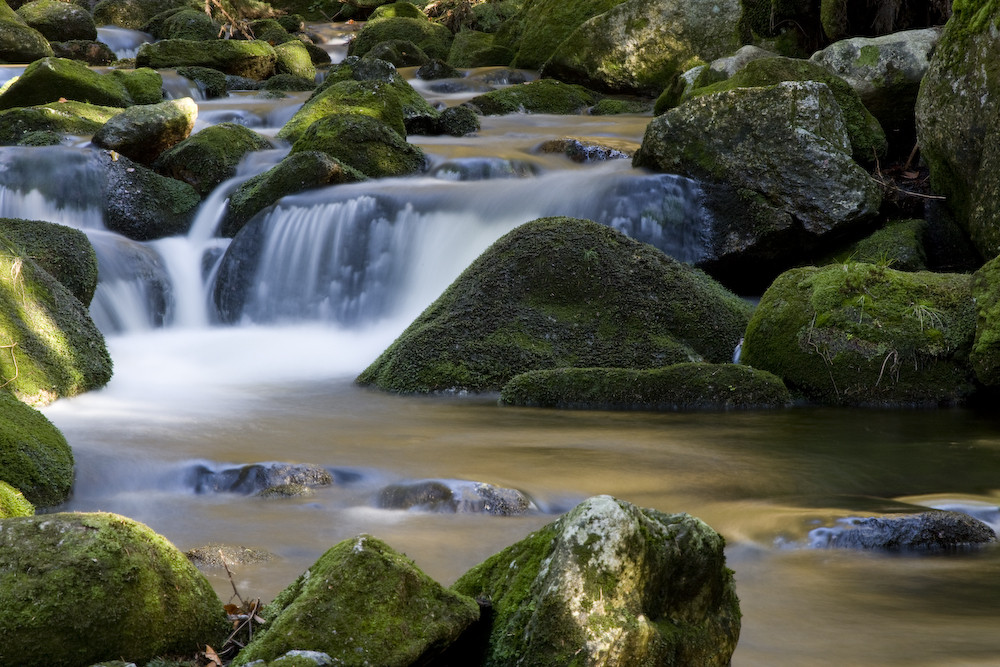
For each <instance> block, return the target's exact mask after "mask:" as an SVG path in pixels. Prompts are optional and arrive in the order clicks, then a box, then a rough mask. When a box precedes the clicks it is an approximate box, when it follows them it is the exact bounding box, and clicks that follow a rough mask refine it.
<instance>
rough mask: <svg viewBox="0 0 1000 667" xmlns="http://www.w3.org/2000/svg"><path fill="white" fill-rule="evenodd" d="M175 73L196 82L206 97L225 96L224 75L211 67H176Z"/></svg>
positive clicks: (226, 92) (226, 93)
mask: <svg viewBox="0 0 1000 667" xmlns="http://www.w3.org/2000/svg"><path fill="white" fill-rule="evenodd" d="M177 73H178V74H180V75H181V76H183V77H184V78H186V79H190V80H191V81H194V82H195V83H197V84H198V89H199V90H200V91H201V92H202V93H203V94H204V95H205V97H206V98H207V99H212V98H215V97H226V96H227V95H228V94H229V93H228V91H227V90H226V75H225V74H223V73H222V72H220V71H219V70H217V69H212V68H211V67H196V66H192V67H178V68H177Z"/></svg>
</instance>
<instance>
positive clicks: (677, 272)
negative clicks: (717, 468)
mask: <svg viewBox="0 0 1000 667" xmlns="http://www.w3.org/2000/svg"><path fill="white" fill-rule="evenodd" d="M749 315H750V306H749V305H748V304H747V303H746V302H744V301H743V300H742V299H740V298H738V297H736V296H734V295H733V294H731V293H729V292H728V291H726V290H725V289H724V288H723V287H722V286H720V285H719V284H718V283H716V282H715V281H714V280H712V279H711V278H709V277H708V276H707V275H705V274H703V273H702V272H700V271H698V270H696V269H693V268H691V267H690V266H688V265H686V264H682V263H680V262H678V261H676V260H674V259H673V258H671V257H668V256H667V255H665V254H663V253H662V252H660V251H659V250H657V249H656V248H653V247H652V246H649V245H645V244H643V243H639V242H638V241H635V240H633V239H630V238H628V237H627V236H625V235H623V234H621V233H620V232H618V231H615V230H614V229H611V228H610V227H605V226H604V225H600V224H598V223H596V222H591V221H590V220H578V219H574V218H542V219H539V220H535V221H533V222H529V223H527V224H524V225H522V226H520V227H518V228H517V229H515V230H514V231H512V232H510V233H509V234H507V235H505V236H504V237H502V238H501V239H500V240H498V241H497V242H496V243H494V244H493V245H492V246H491V247H490V248H489V249H487V250H486V252H484V253H483V254H482V255H481V256H480V257H479V258H478V259H476V261H475V262H473V263H472V265H470V266H469V267H468V268H467V269H466V270H465V271H464V272H463V273H462V275H461V276H459V278H458V279H457V280H456V281H455V282H454V283H452V284H451V286H450V287H448V289H447V290H445V292H444V294H442V295H441V296H440V297H439V298H438V299H437V301H435V302H434V303H433V304H431V306H430V307H428V308H427V310H425V311H424V312H423V313H422V314H421V315H420V316H419V317H418V318H417V319H416V320H415V321H414V322H413V323H412V324H411V325H410V326H409V327H407V329H406V331H404V332H403V333H402V334H401V335H400V337H399V338H398V339H396V341H395V342H393V343H392V345H390V346H389V348H388V349H387V350H386V351H385V352H383V353H382V355H381V356H379V358H378V359H376V360H375V362H374V363H372V365H371V366H369V367H368V368H367V369H366V370H365V371H364V372H363V373H362V374H361V375H360V376H359V377H358V380H357V381H358V382H359V383H360V384H363V385H373V386H375V387H378V388H380V389H384V390H388V391H397V392H433V391H448V390H455V389H458V390H463V389H464V390H470V391H499V390H500V389H501V387H503V386H504V385H505V384H506V383H507V382H508V381H509V380H510V379H511V378H512V377H514V376H515V375H518V374H520V373H524V372H526V371H530V370H536V369H551V368H560V367H579V368H587V367H622V368H654V367H658V366H665V365H669V364H675V363H681V362H687V361H701V360H702V359H703V358H704V359H705V360H708V361H712V362H724V361H729V360H730V359H732V355H733V349H734V348H735V347H736V344H737V343H738V342H739V339H740V337H741V336H742V335H743V331H744V329H745V328H746V323H747V321H748V320H749Z"/></svg>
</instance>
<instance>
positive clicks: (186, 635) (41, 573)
mask: <svg viewBox="0 0 1000 667" xmlns="http://www.w3.org/2000/svg"><path fill="white" fill-rule="evenodd" d="M0 526H2V529H0V598H2V599H3V600H4V604H3V606H2V608H0V663H3V664H5V665H7V664H9V665H15V664H16V665H20V666H21V667H42V666H45V667H60V666H61V667H78V666H79V665H90V664H93V663H95V662H99V661H101V660H112V659H117V660H128V661H134V662H139V661H143V664H144V662H145V661H147V660H150V659H152V658H154V657H156V656H160V655H169V654H184V655H191V654H193V653H194V652H195V651H197V650H198V649H199V648H200V647H203V646H204V645H205V644H212V645H215V646H219V645H220V643H221V642H223V641H225V638H226V635H227V634H228V632H229V629H230V627H229V623H228V621H227V618H226V612H225V610H224V609H223V608H222V602H220V601H219V598H218V597H217V596H216V594H215V592H214V591H213V590H212V587H211V585H210V584H209V583H208V580H207V579H205V577H204V575H202V574H201V573H200V572H199V571H198V570H197V568H195V566H194V565H192V564H191V563H190V562H188V560H187V558H185V557H184V554H182V553H181V552H180V551H178V550H177V548H176V547H174V546H173V545H172V544H170V542H168V541H167V540H166V539H164V538H163V537H161V536H160V535H157V534H156V533H154V532H153V531H152V530H150V529H149V528H148V527H147V526H144V525H142V524H140V523H138V522H135V521H132V520H131V519H126V518H125V517H123V516H118V515H116V514H105V513H95V514H82V513H64V514H47V515H41V516H35V517H22V518H16V519H5V520H4V521H3V523H2V524H0Z"/></svg>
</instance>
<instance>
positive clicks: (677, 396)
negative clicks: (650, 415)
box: [500, 363, 791, 410]
mask: <svg viewBox="0 0 1000 667" xmlns="http://www.w3.org/2000/svg"><path fill="white" fill-rule="evenodd" d="M790 401H791V397H790V395H789V393H788V389H786V388H785V385H784V383H782V381H781V380H780V379H778V378H777V377H775V376H774V375H772V374H771V373H768V372H767V371H759V370H756V369H753V368H750V367H748V366H738V365H736V364H706V363H687V364H675V365H673V366H666V367H664V368H653V369H649V370H636V369H632V368H556V369H553V370H546V371H528V372H527V373H522V374H521V375H517V376H515V377H514V378H513V379H512V380H511V381H510V382H508V383H507V384H505V385H504V387H503V389H502V390H501V391H500V402H501V403H504V404H506V405H523V406H529V407H542V408H576V409H583V410H746V409H759V408H780V407H784V406H786V405H788V403H789V402H790Z"/></svg>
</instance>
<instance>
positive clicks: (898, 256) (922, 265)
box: [832, 220, 927, 271]
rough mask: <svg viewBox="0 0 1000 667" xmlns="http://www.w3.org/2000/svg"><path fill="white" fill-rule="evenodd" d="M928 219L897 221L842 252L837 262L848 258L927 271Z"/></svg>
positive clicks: (905, 269) (895, 267) (908, 269)
mask: <svg viewBox="0 0 1000 667" xmlns="http://www.w3.org/2000/svg"><path fill="white" fill-rule="evenodd" d="M926 230H927V221H925V220H895V221H893V222H890V223H888V224H887V225H886V226H885V227H883V228H882V229H879V230H877V231H875V232H874V233H873V234H871V235H870V236H868V237H866V238H864V239H862V240H860V241H858V242H857V243H855V244H854V245H852V246H851V247H850V248H848V249H847V250H846V251H844V252H841V253H838V254H837V255H836V257H835V258H834V259H833V260H832V261H833V262H835V263H844V262H847V261H855V262H864V263H867V264H876V265H880V266H888V267H891V268H893V269H896V270H897V271H925V270H927V254H926V252H925V251H924V233H925V232H926Z"/></svg>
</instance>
